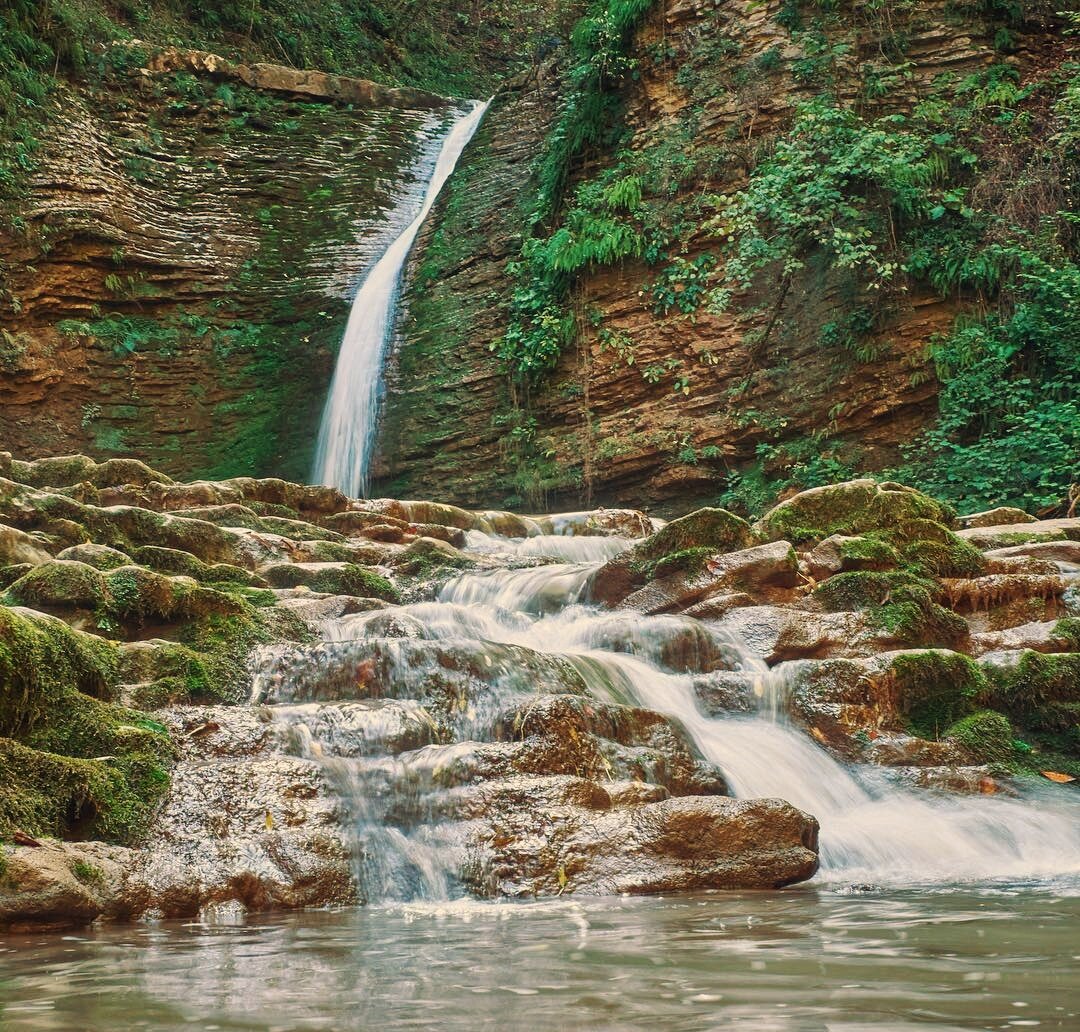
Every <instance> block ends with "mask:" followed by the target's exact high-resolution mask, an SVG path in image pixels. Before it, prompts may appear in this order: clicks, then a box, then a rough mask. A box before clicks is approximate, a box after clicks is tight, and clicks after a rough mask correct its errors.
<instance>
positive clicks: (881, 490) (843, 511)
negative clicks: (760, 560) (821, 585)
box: [758, 480, 956, 544]
mask: <svg viewBox="0 0 1080 1032" xmlns="http://www.w3.org/2000/svg"><path fill="white" fill-rule="evenodd" d="M955 518H956V515H955V513H954V512H953V510H952V509H951V508H950V507H949V506H947V505H944V504H942V503H941V502H937V501H935V500H934V499H933V498H930V497H929V496H928V495H924V494H922V492H920V491H916V490H914V489H912V488H908V487H904V486H902V485H900V484H891V483H884V484H876V483H875V482H874V481H872V480H852V481H849V482H847V483H844V484H834V485H832V486H829V487H817V488H812V489H811V490H809V491H803V492H802V493H801V494H797V495H795V497H794V498H789V499H788V500H787V501H785V502H781V503H780V505H778V506H776V507H775V508H774V509H772V510H771V511H770V512H768V513H766V514H765V516H764V517H763V518H762V520H761V522H760V523H759V524H758V529H759V531H760V532H761V533H762V535H763V536H764V537H766V538H767V539H768V540H770V541H776V540H780V539H785V540H788V541H793V542H796V543H801V542H811V541H821V540H823V539H824V538H827V537H829V536H831V535H833V534H844V535H853V534H866V533H870V532H875V531H876V532H878V533H879V534H882V535H884V536H886V537H888V539H889V540H890V541H892V542H893V543H900V544H907V543H910V542H911V541H914V540H917V539H918V538H920V537H925V533H920V531H925V525H924V523H923V522H922V521H927V522H930V523H935V524H939V525H943V526H949V525H951V524H952V523H953V522H954V520H955Z"/></svg>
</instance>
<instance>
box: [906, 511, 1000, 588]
mask: <svg viewBox="0 0 1080 1032" xmlns="http://www.w3.org/2000/svg"><path fill="white" fill-rule="evenodd" d="M935 526H938V525H937V524H935ZM941 529H942V530H945V528H944V527H942V528H941ZM903 560H904V562H905V563H906V564H907V565H908V566H909V567H915V568H918V569H920V570H922V571H924V572H925V573H927V574H930V575H932V576H935V577H979V576H981V575H982V574H983V573H984V572H985V571H986V558H985V557H984V556H983V554H982V552H980V551H979V550H978V549H977V548H976V547H975V546H974V545H971V544H968V542H966V541H965V540H964V539H963V538H961V537H957V535H956V534H954V533H953V532H952V531H950V530H945V537H944V538H934V539H927V538H920V539H919V540H916V541H913V542H912V543H911V544H909V545H908V546H907V547H906V548H904V551H903Z"/></svg>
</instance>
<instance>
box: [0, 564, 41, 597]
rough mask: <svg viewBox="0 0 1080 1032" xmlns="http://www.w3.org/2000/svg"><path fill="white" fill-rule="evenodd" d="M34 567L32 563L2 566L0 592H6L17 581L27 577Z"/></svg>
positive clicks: (0, 570) (0, 569)
mask: <svg viewBox="0 0 1080 1032" xmlns="http://www.w3.org/2000/svg"><path fill="white" fill-rule="evenodd" d="M33 568H34V567H33V566H32V565H31V564H30V563H18V564H17V565H15V566H0V591H6V590H7V589H8V588H10V587H11V585H12V584H14V583H15V582H16V581H17V580H19V579H20V578H22V577H25V576H26V575H27V574H28V573H29V572H30V571H31V570H32V569H33Z"/></svg>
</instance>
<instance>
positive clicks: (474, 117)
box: [312, 102, 488, 497]
mask: <svg viewBox="0 0 1080 1032" xmlns="http://www.w3.org/2000/svg"><path fill="white" fill-rule="evenodd" d="M487 108H488V104H487V103H479V102H478V103H476V104H474V105H473V106H472V107H471V108H470V109H469V110H468V112H467V113H466V114H464V115H462V116H461V117H460V118H459V119H458V120H457V121H456V122H454V124H453V125H452V126H451V128H450V130H449V132H448V133H447V134H446V136H445V137H444V138H443V141H442V146H441V148H440V150H439V154H438V157H437V159H436V161H435V166H434V169H433V171H432V174H431V179H430V181H429V183H428V187H427V191H426V192H425V194H424V199H423V203H422V204H421V207H420V210H419V212H418V213H417V215H416V217H415V218H414V219H413V220H412V222H410V223H409V225H408V226H406V227H405V229H404V230H403V231H402V233H401V235H400V236H399V237H398V238H397V239H396V240H394V242H393V243H392V244H391V245H390V246H389V247H388V248H387V249H386V252H385V253H384V254H383V256H382V257H381V258H380V259H379V261H378V262H377V263H376V264H375V265H374V266H373V267H372V269H371V270H370V272H368V274H367V276H365V278H364V281H363V282H362V283H361V285H360V290H359V292H358V293H357V295H356V298H355V300H354V301H353V306H352V311H351V312H350V313H349V322H348V324H347V326H346V327H345V336H344V338H343V339H342V343H341V352H340V353H339V355H338V360H337V367H336V368H335V370H334V379H333V381H332V382H331V384H330V393H329V395H328V397H327V399H326V407H325V408H324V410H323V418H322V426H321V427H320V428H319V443H318V447H317V450H316V453H315V471H314V474H313V478H312V479H313V480H314V481H315V483H318V484H326V485H327V486H329V487H337V488H340V489H341V490H342V491H344V492H345V493H346V494H347V495H349V496H351V497H358V496H361V495H364V494H366V493H367V487H368V466H369V464H370V461H371V454H372V451H373V448H374V444H375V430H376V425H377V421H378V409H379V395H380V391H381V381H382V366H383V358H384V356H385V354H386V347H387V344H388V343H389V341H390V338H391V336H392V334H393V329H394V322H395V320H394V316H395V313H396V310H397V300H398V295H399V293H400V289H401V272H402V269H403V268H404V265H405V259H406V258H407V257H408V255H409V250H410V249H411V248H412V245H413V241H414V240H415V239H416V234H417V233H419V231H420V227H421V226H422V225H423V223H424V219H426V218H427V216H428V213H429V212H430V211H431V208H432V206H433V205H434V204H435V200H436V198H437V197H438V196H439V191H440V190H442V188H443V185H444V184H445V183H446V181H447V179H449V178H450V174H451V173H452V172H453V171H454V167H455V166H456V165H457V162H458V159H459V158H460V157H461V153H462V151H464V149H465V147H466V145H467V144H468V142H469V141H470V140H471V139H472V137H473V134H474V133H475V132H476V130H477V128H478V127H479V125H480V122H481V120H482V119H483V117H484V114H485V112H486V111H487Z"/></svg>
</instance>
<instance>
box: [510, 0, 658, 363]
mask: <svg viewBox="0 0 1080 1032" xmlns="http://www.w3.org/2000/svg"><path fill="white" fill-rule="evenodd" d="M651 7H652V0H595V2H594V3H593V4H592V5H591V6H590V7H589V9H588V12H587V14H586V15H585V17H583V18H582V19H581V20H580V21H579V22H578V23H577V25H575V27H574V31H573V33H572V35H571V43H572V47H573V54H574V58H573V65H572V67H571V69H570V71H569V73H568V77H569V89H568V93H567V97H566V99H565V100H564V102H563V109H562V114H561V115H560V117H559V119H558V120H557V123H556V125H555V127H554V129H553V130H552V132H551V134H550V136H549V138H548V142H547V147H546V149H545V153H544V154H543V156H542V158H541V160H540V162H539V165H538V168H537V173H536V180H537V185H536V201H535V205H534V207H533V210H532V211H531V212H530V213H529V214H528V216H527V218H526V228H527V234H526V239H525V242H524V243H523V245H522V249H521V259H520V261H518V262H516V263H514V264H513V265H512V266H511V268H510V269H509V270H508V271H509V273H510V275H511V276H514V277H516V278H517V280H518V283H519V286H518V288H517V290H516V291H515V292H514V295H513V302H512V322H511V325H510V327H509V328H508V330H507V332H506V334H505V336H504V337H503V338H502V339H501V341H498V342H496V344H495V345H493V347H494V348H495V349H496V350H497V351H498V354H499V356H500V358H502V359H503V360H504V361H505V362H506V363H507V365H508V366H509V367H510V368H511V370H512V371H513V372H514V374H515V375H516V376H517V377H519V378H521V379H522V380H525V381H528V380H530V379H536V378H538V377H539V376H541V375H542V374H543V373H545V372H547V371H548V370H550V369H551V368H553V367H554V365H555V363H556V362H557V360H558V357H559V355H560V354H561V352H562V351H563V349H564V348H566V347H567V346H568V345H569V344H571V343H572V342H573V340H574V339H575V337H576V333H577V329H576V316H575V313H574V311H573V309H572V307H571V306H570V305H568V303H567V302H568V296H569V293H570V290H571V286H572V284H573V280H574V276H575V275H576V274H577V273H579V272H580V271H582V270H584V269H586V268H589V267H592V266H596V265H606V264H612V263H614V262H617V261H620V260H622V259H624V258H627V257H641V256H642V255H643V254H644V253H645V249H646V241H645V237H644V235H643V233H642V232H641V231H640V230H639V229H638V228H636V227H635V225H634V220H633V216H634V215H635V214H636V213H637V211H638V209H639V208H640V207H641V202H642V182H641V180H640V178H639V177H637V176H634V175H623V174H621V173H620V172H619V171H609V172H607V173H604V174H602V175H601V176H600V177H599V178H598V179H597V180H595V181H587V182H585V183H583V184H582V185H581V186H580V187H579V188H578V190H577V192H576V193H575V195H574V198H573V201H572V203H571V204H570V205H569V206H568V208H567V210H566V211H565V212H564V211H563V203H564V195H565V193H566V190H567V186H568V183H569V180H570V177H571V174H572V172H573V170H574V167H575V164H576V163H577V162H578V161H579V160H580V159H581V157H582V156H583V155H584V154H585V153H586V152H588V151H590V150H592V149H601V150H602V149H604V148H610V147H612V146H613V145H615V144H616V143H617V142H618V140H619V138H620V137H621V135H622V131H621V126H620V119H619V114H620V108H621V99H620V97H619V92H618V90H619V86H620V85H621V84H622V83H623V82H624V81H625V80H626V79H627V78H628V77H630V76H631V75H632V74H633V71H634V59H633V58H632V57H631V56H630V54H629V47H630V43H631V40H632V38H633V31H634V29H635V28H636V26H637V24H638V23H639V22H640V21H641V19H642V18H643V17H644V16H645V14H646V13H647V12H648V11H649V9H650V8H651Z"/></svg>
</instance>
